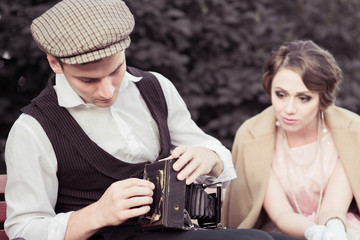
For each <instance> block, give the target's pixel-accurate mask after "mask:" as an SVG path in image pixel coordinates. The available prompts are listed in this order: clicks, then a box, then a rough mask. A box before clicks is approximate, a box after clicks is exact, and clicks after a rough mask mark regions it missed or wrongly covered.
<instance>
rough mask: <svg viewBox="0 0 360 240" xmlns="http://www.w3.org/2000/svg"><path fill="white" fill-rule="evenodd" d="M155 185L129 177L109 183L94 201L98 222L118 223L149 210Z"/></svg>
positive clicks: (100, 223)
mask: <svg viewBox="0 0 360 240" xmlns="http://www.w3.org/2000/svg"><path fill="white" fill-rule="evenodd" d="M154 188H155V185H154V184H153V183H152V182H150V181H147V180H143V179H138V178H129V179H126V180H122V181H118V182H115V183H113V184H111V185H110V187H109V188H108V189H107V190H106V191H105V193H104V194H103V195H102V197H101V198H100V199H99V200H98V201H97V202H96V203H95V206H94V207H95V209H96V212H97V213H96V215H97V216H98V224H99V225H101V226H110V225H119V224H121V223H123V222H125V221H126V220H127V219H129V218H132V217H137V216H140V215H143V214H145V213H147V212H148V211H149V210H150V206H149V204H151V203H152V201H153V198H152V196H153V190H154Z"/></svg>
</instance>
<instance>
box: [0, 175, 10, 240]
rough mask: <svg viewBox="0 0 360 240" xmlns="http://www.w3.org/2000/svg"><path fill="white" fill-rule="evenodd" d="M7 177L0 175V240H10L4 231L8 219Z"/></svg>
mask: <svg viewBox="0 0 360 240" xmlns="http://www.w3.org/2000/svg"><path fill="white" fill-rule="evenodd" d="M6 180H7V176H6V174H0V240H8V239H9V238H8V237H7V236H6V233H5V230H4V222H5V219H6V203H5V185H6Z"/></svg>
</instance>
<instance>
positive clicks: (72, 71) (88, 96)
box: [62, 52, 126, 107]
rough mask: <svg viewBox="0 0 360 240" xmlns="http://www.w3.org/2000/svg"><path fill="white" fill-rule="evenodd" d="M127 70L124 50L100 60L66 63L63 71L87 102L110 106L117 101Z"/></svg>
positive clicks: (71, 84)
mask: <svg viewBox="0 0 360 240" xmlns="http://www.w3.org/2000/svg"><path fill="white" fill-rule="evenodd" d="M125 72H126V63H125V53H124V52H120V53H117V54H115V55H112V56H110V57H107V58H104V59H102V60H101V61H99V62H94V63H87V64H75V65H71V64H64V65H63V67H62V73H63V74H64V75H65V77H66V79H67V81H68V82H69V84H70V86H71V87H72V88H73V89H74V91H75V92H76V93H77V94H78V95H79V96H80V97H81V98H82V99H83V100H84V102H85V103H92V104H95V105H96V106H98V107H109V106H111V105H112V104H113V103H114V102H115V100H116V98H117V95H118V94H119V89H120V86H121V82H122V80H123V78H124V75H125Z"/></svg>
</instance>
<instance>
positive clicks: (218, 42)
mask: <svg viewBox="0 0 360 240" xmlns="http://www.w3.org/2000/svg"><path fill="white" fill-rule="evenodd" d="M55 2H57V1H41V0H33V1H30V0H27V1H24V0H5V1H4V0H3V1H1V2H0V17H1V18H0V29H1V31H0V115H1V117H0V154H3V149H4V143H5V139H6V137H7V134H8V131H9V129H10V127H11V125H12V123H13V122H14V121H15V119H16V118H17V116H18V115H19V111H18V110H19V108H20V107H21V106H23V105H25V104H27V103H28V102H29V101H30V99H31V98H32V97H34V96H36V95H37V94H38V93H39V91H40V90H41V89H42V87H43V86H44V85H45V83H46V81H47V78H48V77H49V76H50V74H51V71H50V69H49V67H48V64H47V62H46V59H45V55H44V54H43V53H42V52H41V51H40V50H39V49H38V48H37V46H36V44H35V43H34V41H33V40H32V38H31V34H30V29H29V25H30V23H31V21H32V19H33V18H35V17H36V16H38V15H39V14H41V13H42V12H43V11H44V10H46V9H48V8H49V7H50V6H52V5H53V4H54V3H55ZM125 2H127V4H128V6H129V8H130V9H131V10H132V12H133V13H134V16H135V21H136V26H135V29H134V32H133V33H132V35H131V38H132V44H131V46H130V48H129V49H128V51H127V62H128V65H131V66H135V67H138V68H142V69H144V70H152V71H158V72H160V73H162V74H163V75H165V76H166V77H168V78H169V79H170V80H171V81H172V82H173V83H174V84H175V85H176V86H177V88H178V90H179V92H180V94H181V95H182V96H183V98H184V100H185V101H186V103H187V105H188V107H189V109H190V111H191V113H192V116H193V118H194V120H195V121H196V122H197V123H198V124H199V126H200V127H201V128H202V129H203V130H204V131H205V132H207V133H209V134H211V135H213V136H215V137H217V138H218V139H220V140H221V141H222V142H223V143H224V144H225V145H226V146H227V147H228V148H231V144H232V141H233V137H234V134H235V132H236V129H237V128H238V127H239V125H240V124H241V123H242V122H243V121H244V120H245V119H247V118H249V117H250V116H252V115H254V114H256V113H258V112H259V111H261V110H262V109H263V108H265V107H266V106H268V105H269V98H268V96H267V95H265V94H264V92H263V90H262V88H261V83H260V77H261V68H262V64H263V62H264V61H265V59H266V57H267V56H268V54H269V53H270V51H271V50H272V49H274V48H276V47H278V46H279V45H280V44H282V43H283V42H284V41H291V40H295V39H311V40H313V41H314V42H316V43H317V44H319V45H320V46H322V47H324V48H326V49H328V50H329V51H330V52H332V53H333V54H334V56H335V58H336V59H337V61H338V63H339V65H340V66H341V68H342V69H343V71H344V74H345V79H346V81H345V82H344V83H343V84H342V86H341V92H340V95H339V97H338V100H337V104H338V105H340V106H344V107H346V108H348V109H350V110H353V111H355V112H357V113H360V103H359V101H358V97H357V96H358V95H359V94H358V92H359V88H360V87H359V80H360V54H359V51H360V50H359V49H360V24H358V23H359V22H360V14H359V12H360V1H357V0H308V1H306V0H302V1H300V0H291V1H289V0H256V1H254V0H242V1H238V0H171V1H169V0H125ZM0 160H3V157H0ZM0 167H1V166H0Z"/></svg>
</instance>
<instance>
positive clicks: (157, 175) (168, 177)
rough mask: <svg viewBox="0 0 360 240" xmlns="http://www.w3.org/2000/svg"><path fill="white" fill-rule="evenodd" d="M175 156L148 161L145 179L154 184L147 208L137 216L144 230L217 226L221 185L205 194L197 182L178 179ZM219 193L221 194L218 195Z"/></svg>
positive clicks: (218, 226)
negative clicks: (147, 209) (215, 190)
mask: <svg viewBox="0 0 360 240" xmlns="http://www.w3.org/2000/svg"><path fill="white" fill-rule="evenodd" d="M176 160H177V159H167V160H160V161H157V162H154V163H151V164H147V165H146V166H145V169H144V179H146V180H149V181H151V182H152V183H154V184H155V189H154V195H153V203H152V204H151V205H150V211H149V212H148V213H146V214H145V215H143V216H141V217H140V218H139V222H140V224H141V227H142V228H143V229H144V230H171V229H182V230H188V229H191V228H194V224H193V221H192V220H191V219H198V223H199V225H200V227H206V228H220V227H221V225H220V218H221V216H220V209H221V186H220V187H218V189H217V193H216V194H207V193H206V192H205V191H204V187H203V186H202V185H199V184H191V185H186V183H185V181H179V180H178V179H177V174H178V172H176V171H174V169H173V167H172V166H173V164H174V162H175V161H176ZM219 194H220V196H219Z"/></svg>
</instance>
